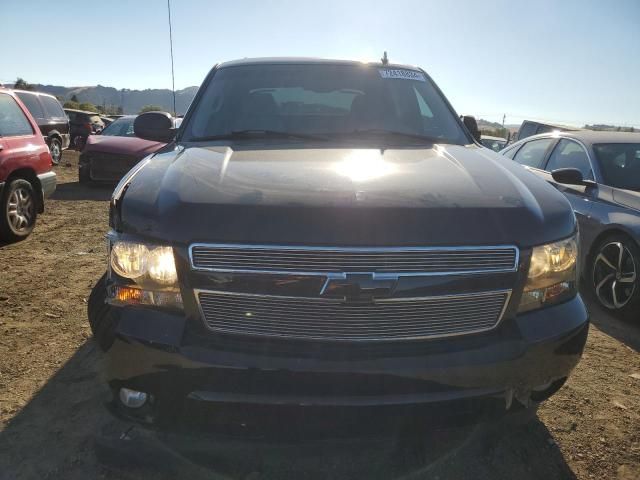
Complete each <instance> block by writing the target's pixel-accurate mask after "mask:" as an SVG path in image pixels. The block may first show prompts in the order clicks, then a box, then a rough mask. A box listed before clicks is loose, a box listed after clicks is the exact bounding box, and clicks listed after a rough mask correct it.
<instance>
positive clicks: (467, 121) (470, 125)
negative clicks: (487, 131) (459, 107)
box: [462, 115, 480, 142]
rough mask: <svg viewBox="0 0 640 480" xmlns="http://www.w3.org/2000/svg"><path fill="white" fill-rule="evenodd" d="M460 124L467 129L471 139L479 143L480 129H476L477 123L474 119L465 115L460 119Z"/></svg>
mask: <svg viewBox="0 0 640 480" xmlns="http://www.w3.org/2000/svg"><path fill="white" fill-rule="evenodd" d="M462 123H464V126H465V127H467V130H469V133H471V135H472V136H473V138H474V139H475V140H476V141H477V142H479V141H480V129H479V128H478V122H476V119H475V117H472V116H471V115H465V116H463V117H462Z"/></svg>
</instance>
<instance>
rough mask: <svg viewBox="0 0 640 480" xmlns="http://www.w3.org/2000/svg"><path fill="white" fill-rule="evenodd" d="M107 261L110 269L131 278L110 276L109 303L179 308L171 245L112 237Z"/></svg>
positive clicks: (178, 290)
mask: <svg viewBox="0 0 640 480" xmlns="http://www.w3.org/2000/svg"><path fill="white" fill-rule="evenodd" d="M109 261H110V264H111V269H112V271H113V272H115V273H116V274H118V275H119V276H120V277H122V278H126V279H130V280H133V283H131V282H129V283H127V282H126V281H123V280H122V279H112V280H113V283H112V284H111V286H110V288H109V290H108V301H109V302H110V303H112V304H115V305H153V306H156V307H163V308H177V309H182V296H181V295H180V289H179V288H178V274H177V272H176V262H175V259H174V256H173V248H171V247H167V246H157V245H148V244H144V243H138V242H130V241H122V240H115V241H113V243H112V245H111V253H110V259H109Z"/></svg>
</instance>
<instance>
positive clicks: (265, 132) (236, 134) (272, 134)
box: [191, 130, 327, 142]
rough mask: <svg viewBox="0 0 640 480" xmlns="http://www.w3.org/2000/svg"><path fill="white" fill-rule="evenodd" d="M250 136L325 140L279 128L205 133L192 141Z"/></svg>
mask: <svg viewBox="0 0 640 480" xmlns="http://www.w3.org/2000/svg"><path fill="white" fill-rule="evenodd" d="M251 138H299V139H302V140H326V139H327V138H326V137H324V136H322V135H313V134H310V133H294V132H281V131H279V130H234V131H232V132H229V133H223V134H221V135H207V136H203V137H194V138H192V139H191V141H193V142H207V141H214V140H242V139H251Z"/></svg>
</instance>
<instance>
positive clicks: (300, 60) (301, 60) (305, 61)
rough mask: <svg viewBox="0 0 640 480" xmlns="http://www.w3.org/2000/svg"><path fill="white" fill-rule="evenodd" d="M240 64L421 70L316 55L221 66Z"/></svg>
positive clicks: (248, 60)
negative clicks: (362, 66) (363, 66)
mask: <svg viewBox="0 0 640 480" xmlns="http://www.w3.org/2000/svg"><path fill="white" fill-rule="evenodd" d="M239 65H370V66H376V67H381V68H403V69H408V70H420V69H419V67H416V66H415V65H404V64H399V63H387V64H383V63H382V62H363V61H358V60H337V59H329V58H314V57H259V58H242V59H238V60H230V61H227V62H222V63H220V64H219V65H218V67H219V68H225V67H235V66H239Z"/></svg>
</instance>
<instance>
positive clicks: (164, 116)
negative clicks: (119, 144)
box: [133, 112, 176, 143]
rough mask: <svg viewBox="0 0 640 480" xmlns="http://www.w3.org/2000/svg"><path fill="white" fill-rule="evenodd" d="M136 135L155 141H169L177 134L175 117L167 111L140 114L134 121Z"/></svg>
mask: <svg viewBox="0 0 640 480" xmlns="http://www.w3.org/2000/svg"><path fill="white" fill-rule="evenodd" d="M133 132H134V133H135V135H136V137H139V138H142V139H144V140H151V141H154V142H164V143H169V142H170V141H171V140H173V137H174V136H175V134H176V130H175V128H173V118H172V117H171V114H170V113H167V112H147V113H143V114H141V115H138V116H137V117H136V119H135V120H134V122H133Z"/></svg>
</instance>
